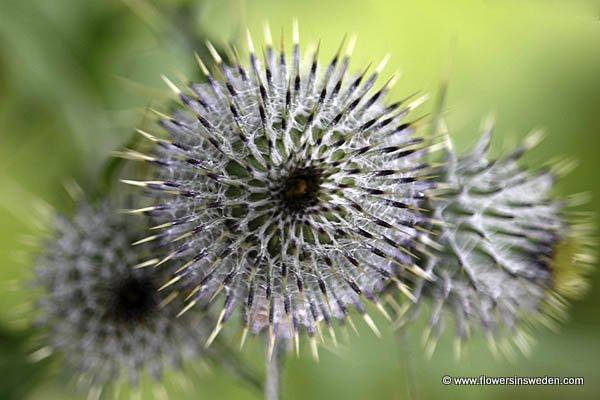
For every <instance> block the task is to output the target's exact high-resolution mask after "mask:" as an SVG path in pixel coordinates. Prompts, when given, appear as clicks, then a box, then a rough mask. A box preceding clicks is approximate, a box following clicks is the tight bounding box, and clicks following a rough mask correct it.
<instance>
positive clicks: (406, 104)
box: [128, 31, 432, 339]
mask: <svg viewBox="0 0 600 400" xmlns="http://www.w3.org/2000/svg"><path fill="white" fill-rule="evenodd" d="M297 36H298V35H297V31H296V32H295V34H294V37H295V38H297ZM348 47H349V50H348V51H347V52H346V53H345V54H344V53H343V52H342V49H343V46H341V47H340V50H339V51H338V53H336V54H335V55H334V57H333V59H332V61H331V62H330V63H329V64H328V65H326V66H321V64H319V62H318V50H317V51H315V52H314V53H312V54H311V55H310V58H309V60H308V63H306V64H305V63H303V62H302V60H301V54H300V47H299V44H298V42H297V41H295V42H294V43H293V48H292V52H291V58H288V54H287V53H286V52H285V50H284V47H283V40H282V46H281V51H279V52H276V51H275V50H274V49H273V48H272V46H271V44H270V42H269V40H268V39H267V45H266V48H265V50H264V53H265V57H264V61H262V62H261V61H259V59H258V58H257V56H256V55H255V53H254V45H253V43H252V41H251V39H249V48H250V56H249V64H248V65H247V66H246V65H243V64H240V63H234V64H233V65H226V64H225V63H223V61H222V59H221V57H220V56H219V55H218V54H217V53H216V51H215V50H214V48H213V47H212V46H211V45H210V44H209V50H211V52H212V53H213V56H214V59H215V67H216V70H217V72H216V73H215V74H214V75H213V74H211V73H209V71H208V69H207V68H206V67H205V64H204V63H203V62H202V61H200V65H201V68H202V69H203V71H204V73H205V74H206V78H207V80H208V83H203V84H196V83H192V84H190V90H185V91H184V90H183V89H179V88H178V87H176V86H175V85H174V84H173V83H171V82H170V81H169V80H166V81H167V83H168V85H169V86H170V87H171V88H172V89H173V90H174V91H175V93H176V94H177V95H178V96H179V98H180V100H181V103H182V105H183V106H184V110H182V111H178V112H176V113H174V114H173V116H170V117H169V116H166V115H162V116H161V120H160V124H161V125H162V126H163V127H164V128H165V129H166V130H167V131H168V134H169V139H168V140H163V139H158V138H156V137H155V136H153V135H150V134H148V133H146V132H142V134H143V135H145V136H146V137H148V138H150V139H151V140H152V141H154V142H156V143H157V144H158V146H157V147H156V149H155V152H154V153H153V154H151V155H149V156H145V158H144V160H146V161H150V162H152V163H153V164H155V165H157V166H158V168H157V169H156V172H155V178H153V179H154V180H152V181H142V182H140V181H128V182H129V183H132V184H134V185H139V186H144V187H146V188H148V189H150V192H151V193H154V196H155V197H154V198H155V200H154V201H155V202H154V204H153V205H152V206H151V207H149V208H145V209H142V210H139V211H140V212H142V213H144V214H149V215H151V216H153V217H154V218H156V219H157V220H158V221H159V222H158V225H159V227H160V228H161V230H160V233H157V234H156V235H154V236H155V237H156V238H158V237H160V238H162V239H164V238H166V239H167V240H170V241H171V242H172V243H173V248H172V251H171V252H169V253H168V254H165V255H164V259H165V260H167V259H168V260H174V261H176V262H177V263H178V267H177V268H174V269H173V271H172V273H173V274H174V276H175V279H176V280H177V281H178V282H180V283H183V285H184V286H186V287H188V288H189V294H188V298H189V300H190V301H191V302H193V303H196V302H199V301H202V300H206V301H213V302H217V301H218V300H217V298H218V297H219V296H220V297H221V298H222V299H223V300H222V303H221V304H222V313H221V315H220V319H219V322H218V325H217V328H216V330H215V332H218V330H220V329H221V326H222V324H223V323H224V322H225V321H226V320H228V319H229V318H230V317H231V316H232V315H233V314H234V312H236V311H239V314H240V315H241V320H242V324H243V326H244V328H245V331H244V332H246V331H250V332H251V333H254V334H256V333H258V332H259V331H261V330H262V329H263V328H268V330H269V332H270V333H271V335H272V337H283V338H286V339H290V338H295V339H297V338H298V333H299V330H301V329H305V330H306V332H308V334H309V335H310V336H312V335H314V333H315V332H316V330H317V328H318V326H319V325H320V324H321V323H322V322H324V323H325V324H326V325H328V326H329V325H330V324H331V322H332V320H334V319H335V320H339V321H342V322H343V321H346V320H348V318H349V313H350V311H351V309H356V310H357V311H358V313H359V314H360V315H362V316H363V317H364V318H365V319H366V320H367V323H369V324H370V325H371V326H373V325H372V321H371V319H370V318H369V317H368V314H367V310H366V308H365V304H364V300H367V301H369V302H373V303H375V304H376V305H378V304H379V303H378V294H379V292H380V291H381V289H382V287H383V286H384V285H385V284H387V283H390V282H392V281H393V282H394V284H398V285H402V283H401V282H400V281H398V280H397V279H396V277H397V275H398V273H399V271H401V270H410V271H413V272H415V273H422V271H421V270H420V269H419V268H418V267H417V266H415V261H416V257H415V255H414V251H415V247H416V242H417V238H418V236H419V229H418V225H419V224H422V223H424V221H425V220H426V217H425V216H424V215H423V214H422V212H421V209H420V208H419V206H420V204H421V203H422V201H423V200H424V197H425V194H424V192H425V190H426V189H428V188H430V187H432V183H430V182H429V181H428V180H427V179H428V178H427V170H428V168H429V166H428V165H427V164H425V163H424V162H423V161H422V157H423V155H424V154H425V153H427V152H428V151H429V144H428V143H425V142H424V140H423V139H422V138H420V137H417V136H415V132H416V131H417V128H418V125H419V124H418V123H415V122H414V121H413V122H407V121H406V116H407V114H408V113H409V112H410V111H411V110H412V109H413V108H415V107H416V106H417V105H418V104H420V102H421V100H420V99H418V100H414V101H398V102H394V103H388V102H386V101H385V100H384V98H385V96H386V94H387V92H388V91H389V89H390V87H391V84H392V81H393V80H392V81H389V82H388V83H386V84H384V85H382V86H378V85H377V84H376V79H377V78H378V76H379V75H380V73H381V69H382V68H383V66H382V65H380V67H379V68H377V69H376V70H375V71H373V72H371V73H369V72H368V70H364V71H363V72H361V73H358V74H350V73H348V72H347V69H348V67H349V62H350V51H351V48H352V47H353V44H350V45H349V46H348ZM217 75H218V76H217ZM154 236H153V237H154ZM159 264H160V263H159ZM161 267H162V266H161ZM378 308H380V309H382V310H383V308H381V307H378ZM375 330H376V328H375ZM244 337H245V335H244Z"/></svg>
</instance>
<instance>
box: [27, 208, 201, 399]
mask: <svg viewBox="0 0 600 400" xmlns="http://www.w3.org/2000/svg"><path fill="white" fill-rule="evenodd" d="M114 207H115V204H113V203H112V202H110V201H102V202H100V203H99V204H91V203H89V202H88V201H87V200H84V199H82V200H80V202H79V204H78V206H77V209H76V211H75V214H74V215H73V217H67V216H58V217H57V218H56V220H55V223H54V226H53V230H52V232H51V236H50V237H48V238H47V239H46V240H45V242H44V246H43V248H42V250H41V252H40V254H39V256H38V258H37V260H36V266H35V275H36V276H35V283H36V285H37V287H38V288H39V289H40V290H41V294H40V297H39V299H38V301H37V311H36V313H37V318H36V325H37V326H39V327H40V328H41V329H42V330H43V332H44V336H43V342H44V344H43V347H42V348H41V350H40V351H41V353H43V354H46V355H48V354H54V353H56V354H59V355H60V356H62V358H63V359H64V360H65V362H66V365H67V367H68V368H70V369H71V370H73V373H74V375H75V376H76V377H77V380H78V382H79V383H80V384H81V386H82V388H85V389H88V390H89V391H90V397H92V398H95V397H97V396H99V395H100V393H101V392H102V391H103V390H105V389H106V388H107V387H116V386H118V385H120V384H122V383H126V384H129V385H131V386H133V387H136V386H137V385H138V383H139V380H140V379H141V378H142V377H143V376H146V375H148V376H150V377H151V378H153V379H154V380H155V381H156V382H159V381H160V379H161V376H162V373H163V370H167V369H170V368H179V367H180V366H181V364H182V363H183V362H185V361H189V360H193V359H195V358H197V357H198V356H199V355H200V354H201V351H200V350H201V348H202V347H201V345H200V344H199V343H198V340H199V339H200V338H202V337H206V336H207V333H208V329H207V325H208V323H207V322H205V321H200V319H199V318H198V315H197V314H196V315H195V316H192V315H189V316H186V317H182V318H176V315H177V313H178V312H179V310H180V309H181V307H182V303H181V301H180V300H179V299H177V293H176V292H172V293H170V294H165V295H163V294H162V293H159V292H158V288H159V287H160V285H161V284H163V282H164V280H165V278H166V277H168V275H166V274H164V273H163V272H162V271H160V270H152V269H149V268H148V267H147V265H148V263H147V262H146V263H145V262H144V261H147V260H149V259H150V255H151V253H149V252H148V250H147V248H145V247H144V245H138V246H133V247H132V246H131V243H132V242H133V241H134V240H137V239H138V238H139V233H140V232H141V231H143V229H144V228H143V226H144V224H140V223H137V222H136V221H132V220H130V219H129V217H127V216H125V215H123V214H120V213H118V212H117V211H116V210H115V209H114ZM155 263H156V261H154V262H153V263H152V264H155ZM144 267H145V268H144ZM41 353H40V352H37V353H36V354H41Z"/></svg>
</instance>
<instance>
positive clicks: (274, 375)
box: [265, 339, 286, 400]
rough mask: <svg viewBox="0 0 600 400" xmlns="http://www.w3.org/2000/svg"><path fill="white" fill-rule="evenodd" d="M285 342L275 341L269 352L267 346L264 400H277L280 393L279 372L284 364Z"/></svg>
mask: <svg viewBox="0 0 600 400" xmlns="http://www.w3.org/2000/svg"><path fill="white" fill-rule="evenodd" d="M285 344H286V343H285V340H281V339H280V340H277V339H276V340H275V343H274V344H273V350H272V351H271V352H269V346H267V350H266V357H265V364H266V367H267V373H266V377H265V400H279V394H280V392H281V372H282V370H283V365H284V363H285V353H286V345H285Z"/></svg>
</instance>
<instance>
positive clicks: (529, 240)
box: [416, 125, 591, 352]
mask: <svg viewBox="0 0 600 400" xmlns="http://www.w3.org/2000/svg"><path fill="white" fill-rule="evenodd" d="M491 130H492V126H491V125H489V126H488V129H487V130H486V132H485V133H484V135H483V137H482V139H481V140H480V142H479V144H478V145H477V146H476V147H475V148H474V149H473V150H472V152H471V153H470V154H468V155H466V156H464V157H457V156H456V154H455V153H454V150H453V149H452V148H450V149H449V151H448V160H447V161H448V163H447V166H446V167H445V170H444V171H445V182H446V183H447V185H448V187H449V189H447V190H446V191H445V193H443V194H441V195H440V196H441V197H443V199H442V200H440V201H432V209H433V218H434V219H436V220H439V221H441V222H442V223H443V228H442V229H441V232H440V240H439V242H438V246H437V248H436V250H434V252H433V253H434V254H433V255H432V256H431V257H430V258H429V259H428V260H427V268H426V269H427V271H429V272H431V273H432V274H433V275H434V276H435V279H434V280H432V281H422V282H420V284H419V286H418V287H417V289H416V293H417V294H418V295H419V296H421V297H422V298H424V299H426V298H429V299H431V300H432V303H433V304H432V307H431V308H432V314H431V317H430V325H431V328H432V330H433V331H434V337H433V338H432V340H434V341H435V337H436V336H439V334H440V333H441V331H442V329H443V326H444V320H445V319H446V317H447V316H448V315H450V316H451V317H453V319H454V321H455V324H456V329H457V339H458V342H457V343H458V344H460V342H461V341H462V340H463V339H465V338H466V337H467V336H469V334H470V332H471V331H473V330H482V331H483V332H484V333H485V334H487V335H488V337H489V338H491V339H493V338H496V337H502V336H503V338H504V339H506V338H510V339H512V340H513V341H514V343H515V344H516V345H517V347H518V348H519V349H520V350H522V351H523V352H528V340H529V337H530V335H529V333H528V332H527V331H526V330H525V328H526V327H531V326H534V325H536V324H538V325H539V324H540V323H541V324H544V325H547V326H550V327H553V326H554V325H555V320H557V319H560V318H562V317H564V315H565V304H566V299H568V298H573V297H575V296H576V295H577V294H580V293H581V292H582V290H583V289H584V286H585V285H584V280H583V277H582V275H583V274H584V273H585V271H586V270H587V269H588V267H587V266H586V264H587V263H589V262H591V259H590V257H588V255H589V246H590V244H591V243H590V242H589V240H588V236H589V230H588V229H587V228H586V227H585V225H584V224H581V223H579V222H575V221H573V220H572V219H569V218H568V217H567V215H566V213H565V206H566V202H565V201H562V200H556V199H554V198H553V197H552V189H553V186H554V183H555V180H556V178H557V177H558V175H559V171H558V168H547V169H541V170H539V171H532V170H527V169H526V168H523V167H521V166H520V165H519V159H520V157H521V156H522V155H523V154H524V153H525V152H526V151H527V150H528V149H529V148H530V147H531V146H530V144H531V142H532V140H531V138H534V137H536V135H532V136H530V138H529V139H528V140H526V141H525V143H524V144H523V145H522V146H520V147H518V148H517V149H515V150H514V151H513V152H512V153H510V154H508V155H506V156H504V157H501V158H499V159H496V160H490V159H489V158H488V156H487V153H488V148H489V144H490V138H491ZM502 333H504V334H505V335H501V334H502ZM432 343H434V342H432ZM504 343H505V344H506V345H508V341H506V340H504ZM490 344H492V349H493V350H495V344H494V342H493V341H491V342H490ZM505 350H508V347H507V348H506V349H505Z"/></svg>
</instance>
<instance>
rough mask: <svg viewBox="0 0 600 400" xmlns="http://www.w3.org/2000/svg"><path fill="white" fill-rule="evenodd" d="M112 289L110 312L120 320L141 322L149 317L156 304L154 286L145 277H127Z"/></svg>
mask: <svg viewBox="0 0 600 400" xmlns="http://www.w3.org/2000/svg"><path fill="white" fill-rule="evenodd" d="M113 291H114V292H113V293H112V296H111V297H112V298H111V299H110V309H111V311H110V313H112V314H113V317H114V319H115V320H117V321H120V322H124V323H135V322H141V321H143V320H145V319H147V318H148V317H150V316H151V315H152V313H153V311H154V309H155V308H156V306H157V305H158V301H157V298H156V294H155V291H156V288H155V287H154V285H153V284H152V282H150V281H149V280H147V279H142V278H136V277H127V278H125V279H124V280H123V281H122V282H118V283H117V286H116V287H115V288H114V289H113Z"/></svg>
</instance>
